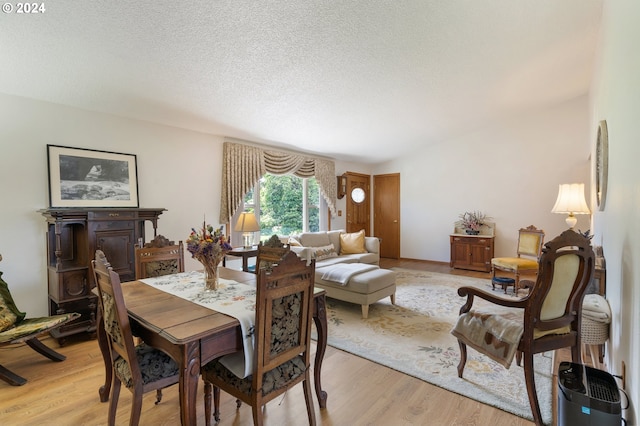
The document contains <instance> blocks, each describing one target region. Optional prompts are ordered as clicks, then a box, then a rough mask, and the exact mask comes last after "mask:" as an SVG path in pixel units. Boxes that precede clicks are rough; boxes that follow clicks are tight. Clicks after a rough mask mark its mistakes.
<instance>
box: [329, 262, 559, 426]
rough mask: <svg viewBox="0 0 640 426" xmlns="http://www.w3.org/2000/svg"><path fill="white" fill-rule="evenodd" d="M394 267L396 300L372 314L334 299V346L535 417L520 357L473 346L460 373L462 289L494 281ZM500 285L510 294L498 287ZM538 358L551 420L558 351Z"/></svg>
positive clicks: (541, 393) (540, 387) (541, 392)
mask: <svg viewBox="0 0 640 426" xmlns="http://www.w3.org/2000/svg"><path fill="white" fill-rule="evenodd" d="M394 270H395V271H396V272H397V274H398V276H397V280H396V285H397V290H396V305H392V304H391V301H390V300H389V298H385V299H384V300H382V301H380V302H377V303H375V304H373V305H371V306H370V307H369V318H368V319H366V320H365V319H362V317H361V314H362V311H361V309H360V306H359V305H355V304H352V303H347V302H341V301H339V300H335V299H327V317H328V321H329V338H328V343H329V345H331V346H333V347H335V348H338V349H341V350H344V351H346V352H349V353H352V354H354V355H357V356H360V357H363V358H366V359H368V360H371V361H373V362H376V363H378V364H382V365H385V366H387V367H390V368H393V369H394V370H397V371H400V372H403V373H405V374H409V375H411V376H413V377H417V378H419V379H421V380H424V381H426V382H429V383H431V384H434V385H436V386H439V387H441V388H444V389H447V390H449V391H452V392H455V393H458V394H460V395H463V396H466V397H468V398H472V399H474V400H477V401H480V402H482V403H484V404H489V405H491V406H494V407H497V408H499V409H501V410H504V411H507V412H509V413H512V414H515V415H517V416H520V417H523V418H528V419H531V420H533V416H532V415H531V409H530V407H529V399H528V396H527V388H526V385H525V380H524V373H523V370H522V367H518V366H517V365H516V363H515V360H514V362H513V364H512V365H511V368H510V369H508V370H507V369H506V368H504V367H503V366H502V365H500V364H498V363H496V362H494V361H492V360H491V359H489V358H488V357H486V356H484V355H481V354H480V353H478V352H477V351H475V350H473V349H471V348H468V349H467V351H468V355H467V364H466V366H465V370H464V379H460V378H459V377H458V371H457V368H456V367H457V365H458V362H459V360H460V352H459V351H460V349H459V347H458V341H457V340H456V338H455V337H453V336H452V335H451V334H450V331H451V329H452V328H453V326H454V324H455V322H456V320H457V318H458V311H459V309H460V307H461V306H462V305H463V304H464V300H465V299H464V298H461V297H460V296H458V294H457V292H456V289H457V288H458V287H461V286H478V287H481V288H484V289H487V290H489V291H491V282H490V280H488V279H487V280H484V279H477V278H469V277H459V276H452V275H447V274H438V273H434V272H425V271H410V270H406V269H398V268H396V269H394ZM495 292H496V293H500V294H504V293H503V290H502V289H498V288H496V290H495ZM507 297H513V296H507ZM479 302H482V301H480V300H478V299H477V298H476V300H475V301H474V307H476V306H481V305H482V303H479ZM484 303H487V302H484ZM485 306H488V304H486V305H485ZM534 365H535V370H536V371H535V377H536V388H537V392H538V399H539V401H540V409H541V411H542V418H543V420H544V421H545V423H546V424H551V417H552V404H551V399H552V392H551V391H552V371H551V370H552V359H551V353H543V354H537V355H536V356H535V358H534Z"/></svg>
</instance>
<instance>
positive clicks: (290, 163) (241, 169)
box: [220, 142, 336, 223]
mask: <svg viewBox="0 0 640 426" xmlns="http://www.w3.org/2000/svg"><path fill="white" fill-rule="evenodd" d="M266 173H271V174H275V175H284V174H287V173H290V174H293V175H295V176H298V177H300V178H310V177H315V178H316V180H317V181H318V186H319V188H320V194H321V195H322V196H323V198H324V199H325V201H326V202H327V205H328V206H329V210H330V211H331V215H332V216H335V215H336V176H335V163H334V162H333V161H332V160H326V159H321V158H314V157H308V156H305V155H303V154H296V153H289V152H283V151H275V150H271V149H268V150H263V149H261V148H258V147H256V146H252V145H244V144H239V143H233V142H225V143H224V151H223V157H222V194H221V200H220V223H230V222H231V218H232V217H233V215H234V213H235V212H236V210H238V208H239V207H240V205H241V204H242V198H243V197H244V194H246V193H247V192H248V191H249V190H250V189H251V188H252V187H253V186H254V185H255V184H256V183H257V182H258V181H259V180H260V178H261V177H262V176H264V175H265V174H266Z"/></svg>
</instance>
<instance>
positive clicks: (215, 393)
mask: <svg viewBox="0 0 640 426" xmlns="http://www.w3.org/2000/svg"><path fill="white" fill-rule="evenodd" d="M213 404H214V406H215V410H214V411H213V418H214V419H215V421H216V423H218V422H219V421H220V388H219V387H217V386H214V387H213ZM238 408H239V406H238Z"/></svg>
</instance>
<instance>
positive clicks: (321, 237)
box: [291, 229, 380, 268]
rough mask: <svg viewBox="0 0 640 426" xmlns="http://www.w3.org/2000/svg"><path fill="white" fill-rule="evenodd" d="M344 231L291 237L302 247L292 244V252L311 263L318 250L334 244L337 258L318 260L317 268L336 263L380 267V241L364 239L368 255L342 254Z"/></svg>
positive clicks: (304, 233) (309, 233)
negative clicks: (342, 235) (341, 241)
mask: <svg viewBox="0 0 640 426" xmlns="http://www.w3.org/2000/svg"><path fill="white" fill-rule="evenodd" d="M344 233H345V231H344V230H342V229H339V230H336V231H321V232H303V233H301V234H298V235H292V236H291V237H292V238H294V239H295V240H296V241H298V242H299V243H300V244H301V246H296V245H293V244H291V250H292V251H293V252H295V253H296V254H297V255H298V257H300V258H301V259H306V260H307V261H311V259H313V258H315V254H316V252H317V249H318V248H320V247H327V246H329V245H330V244H333V247H334V248H335V251H336V254H337V257H329V258H326V259H321V260H320V259H316V268H322V267H325V266H329V265H334V264H336V263H370V264H372V265H378V264H379V263H380V240H379V239H378V238H377V237H364V248H365V249H366V250H367V252H366V253H355V254H340V250H341V247H340V234H344Z"/></svg>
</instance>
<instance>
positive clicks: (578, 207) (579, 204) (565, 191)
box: [551, 183, 591, 229]
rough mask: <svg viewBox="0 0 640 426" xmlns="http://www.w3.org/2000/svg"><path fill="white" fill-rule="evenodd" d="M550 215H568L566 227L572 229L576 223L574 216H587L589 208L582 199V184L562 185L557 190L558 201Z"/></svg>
mask: <svg viewBox="0 0 640 426" xmlns="http://www.w3.org/2000/svg"><path fill="white" fill-rule="evenodd" d="M551 212H552V213H564V214H568V215H569V216H567V218H566V222H567V225H569V228H570V229H573V227H574V226H576V223H577V222H578V219H577V218H576V217H575V216H574V215H576V214H589V213H591V212H590V211H589V207H587V203H586V201H585V199H584V183H563V184H561V185H559V188H558V199H557V200H556V204H555V205H554V206H553V208H552V209H551Z"/></svg>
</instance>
